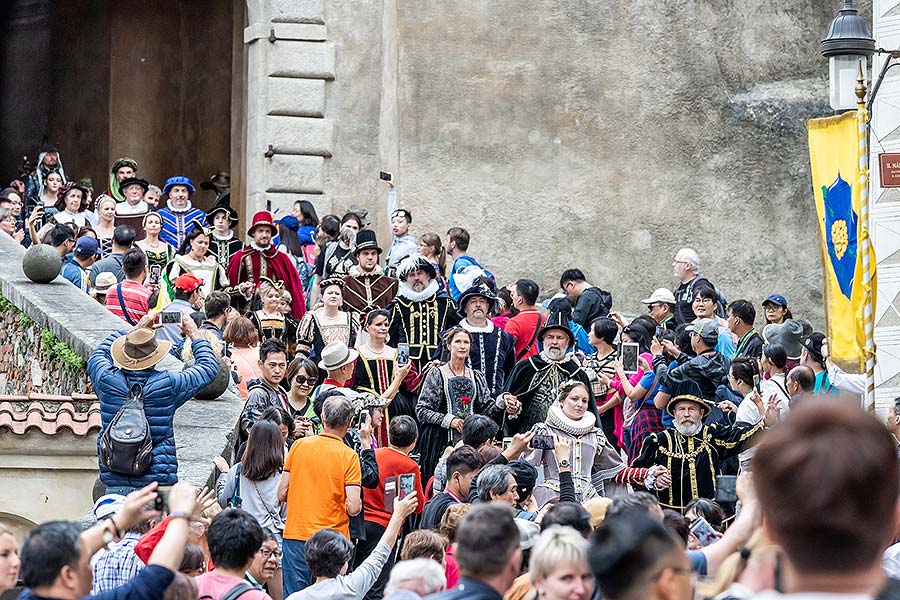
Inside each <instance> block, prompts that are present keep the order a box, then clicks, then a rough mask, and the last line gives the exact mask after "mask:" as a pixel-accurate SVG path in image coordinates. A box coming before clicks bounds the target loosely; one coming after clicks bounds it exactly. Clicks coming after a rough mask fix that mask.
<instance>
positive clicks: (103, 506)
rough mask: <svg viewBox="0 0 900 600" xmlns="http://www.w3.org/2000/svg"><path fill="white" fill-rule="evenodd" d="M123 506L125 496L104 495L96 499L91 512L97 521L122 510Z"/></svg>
mask: <svg viewBox="0 0 900 600" xmlns="http://www.w3.org/2000/svg"><path fill="white" fill-rule="evenodd" d="M123 506H125V496H123V495H121V494H106V495H105V496H100V497H99V498H97V501H96V502H94V508H93V509H92V512H93V513H94V518H96V519H97V520H98V521H99V520H100V519H105V518H106V517H108V516H110V515H114V514H116V513H117V512H119V511H120V510H122V507H123Z"/></svg>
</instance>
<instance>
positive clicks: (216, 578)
mask: <svg viewBox="0 0 900 600" xmlns="http://www.w3.org/2000/svg"><path fill="white" fill-rule="evenodd" d="M242 581H243V579H235V578H234V577H230V576H228V575H222V574H220V573H216V572H215V571H211V572H209V573H203V574H202V575H198V576H197V577H194V583H195V584H197V597H198V598H202V597H203V596H209V597H210V598H214V599H216V600H218V598H221V597H222V596H224V595H225V594H226V593H228V590H230V589H231V588H233V587H234V586H236V585H237V584H239V583H240V582H242ZM241 600H272V598H271V597H270V596H269V595H268V594H267V593H265V592H264V591H262V590H250V591H248V592H245V593H243V594H241Z"/></svg>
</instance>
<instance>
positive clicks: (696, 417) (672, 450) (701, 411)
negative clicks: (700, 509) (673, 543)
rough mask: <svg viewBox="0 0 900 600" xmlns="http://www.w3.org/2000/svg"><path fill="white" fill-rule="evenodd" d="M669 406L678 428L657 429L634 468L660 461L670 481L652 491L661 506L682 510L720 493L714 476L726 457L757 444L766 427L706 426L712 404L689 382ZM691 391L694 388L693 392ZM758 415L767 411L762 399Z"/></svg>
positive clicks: (762, 423)
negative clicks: (660, 488)
mask: <svg viewBox="0 0 900 600" xmlns="http://www.w3.org/2000/svg"><path fill="white" fill-rule="evenodd" d="M684 391H685V392H688V393H681V394H679V395H677V396H675V397H674V398H672V399H671V400H669V403H668V404H667V405H666V412H667V413H669V414H670V415H672V417H673V419H674V427H672V428H670V429H666V430H665V431H660V432H658V433H653V434H651V435H650V436H648V437H647V438H646V439H645V440H644V445H643V447H642V448H641V454H640V456H638V457H637V458H636V459H635V460H634V462H633V463H632V466H633V467H652V466H654V465H662V466H664V467H666V468H667V469H668V470H669V473H670V474H671V476H672V485H671V486H670V487H669V488H667V489H663V490H654V491H655V492H656V494H657V496H659V503H660V505H661V506H662V507H663V508H671V509H673V510H677V511H681V512H682V513H683V512H684V507H685V506H686V505H687V504H688V502H690V501H691V500H694V499H695V498H715V497H716V476H717V475H719V474H721V464H722V462H723V461H724V460H726V459H728V458H730V457H732V456H736V455H738V454H739V453H740V452H742V451H743V450H746V449H747V448H748V447H749V446H751V445H753V444H755V443H757V442H758V441H759V439H758V438H757V434H758V433H759V432H761V431H763V430H764V429H765V421H764V420H763V419H760V420H759V421H758V422H757V423H754V424H750V423H735V424H734V425H725V426H723V425H721V424H719V423H714V424H711V425H704V424H703V419H704V418H705V417H706V416H707V415H708V414H709V412H710V410H711V408H712V405H711V404H710V403H709V402H707V401H706V400H704V399H703V398H701V397H700V396H699V395H698V394H699V393H700V388H699V386H696V385H694V386H688V387H687V388H686V389H685V390H684ZM690 392H693V393H690ZM757 409H758V410H759V414H760V415H764V414H766V411H765V409H764V408H763V406H762V401H761V400H760V402H759V404H758V405H757Z"/></svg>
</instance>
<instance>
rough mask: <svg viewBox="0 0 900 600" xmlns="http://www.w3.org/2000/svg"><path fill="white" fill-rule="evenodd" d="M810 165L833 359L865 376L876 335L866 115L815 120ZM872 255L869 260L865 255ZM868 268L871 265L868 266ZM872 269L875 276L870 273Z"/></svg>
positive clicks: (811, 130)
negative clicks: (863, 150) (868, 348)
mask: <svg viewBox="0 0 900 600" xmlns="http://www.w3.org/2000/svg"><path fill="white" fill-rule="evenodd" d="M807 129H808V132H809V160H810V167H811V170H812V183H813V195H814V196H815V201H816V215H817V216H818V219H817V221H818V224H819V228H818V229H819V254H820V256H821V259H822V275H823V291H824V300H825V322H826V335H827V336H828V342H829V352H830V353H831V357H832V360H834V362H835V363H837V364H838V366H840V367H841V368H842V369H845V370H847V371H849V372H854V373H860V372H863V371H864V369H865V365H866V358H867V357H866V337H867V334H868V335H869V336H871V330H872V328H871V325H870V327H869V328H868V331H867V327H866V320H867V319H868V320H869V321H871V319H872V314H873V313H874V311H873V310H872V308H873V307H871V306H870V299H871V298H874V289H875V274H874V269H875V258H874V256H873V255H872V254H873V252H872V249H871V244H870V243H869V240H868V239H865V244H864V243H863V240H864V238H867V236H868V235H869V232H868V229H867V223H866V220H867V219H866V218H864V217H867V216H868V206H867V205H866V206H863V203H866V204H867V202H868V193H867V192H868V189H867V186H868V172H867V168H866V164H867V162H864V161H862V160H861V159H860V152H861V148H863V147H864V145H865V111H850V112H846V113H844V114H842V115H838V116H835V117H826V118H822V119H812V120H810V121H809V122H808V124H807ZM864 249H867V250H868V256H867V257H866V260H865V261H864V260H863V257H862V254H863V250H864ZM864 263H865V264H864ZM869 269H871V271H869Z"/></svg>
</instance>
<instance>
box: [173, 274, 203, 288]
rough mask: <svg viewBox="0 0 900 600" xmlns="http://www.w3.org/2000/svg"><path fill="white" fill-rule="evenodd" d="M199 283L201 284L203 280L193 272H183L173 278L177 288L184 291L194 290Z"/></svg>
mask: <svg viewBox="0 0 900 600" xmlns="http://www.w3.org/2000/svg"><path fill="white" fill-rule="evenodd" d="M201 285H203V280H202V279H200V278H199V277H197V276H196V275H194V274H193V273H185V274H184V275H179V276H178V278H177V279H176V280H175V287H177V288H178V289H179V290H184V291H185V292H194V291H196V290H197V288H199V287H200V286H201Z"/></svg>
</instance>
